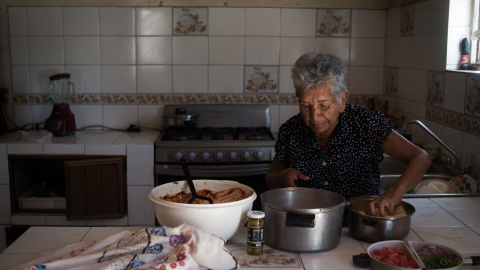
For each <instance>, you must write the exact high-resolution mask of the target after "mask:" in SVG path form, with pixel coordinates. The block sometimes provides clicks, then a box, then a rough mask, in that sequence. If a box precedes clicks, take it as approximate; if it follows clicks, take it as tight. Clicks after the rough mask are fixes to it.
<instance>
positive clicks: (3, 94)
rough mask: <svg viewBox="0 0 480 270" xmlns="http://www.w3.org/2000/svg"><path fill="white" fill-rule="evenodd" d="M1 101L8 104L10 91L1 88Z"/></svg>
mask: <svg viewBox="0 0 480 270" xmlns="http://www.w3.org/2000/svg"><path fill="white" fill-rule="evenodd" d="M0 101H1V102H3V103H8V89H7V88H0Z"/></svg>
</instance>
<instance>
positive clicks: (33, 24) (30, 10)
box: [27, 7, 63, 36]
mask: <svg viewBox="0 0 480 270" xmlns="http://www.w3.org/2000/svg"><path fill="white" fill-rule="evenodd" d="M27 32H28V34H29V35H35V36H46V35H62V34H63V20H62V8H61V7H27Z"/></svg>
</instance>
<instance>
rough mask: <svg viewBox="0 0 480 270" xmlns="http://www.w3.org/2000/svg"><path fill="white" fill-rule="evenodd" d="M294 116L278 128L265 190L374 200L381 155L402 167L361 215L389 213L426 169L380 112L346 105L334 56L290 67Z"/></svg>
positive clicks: (421, 156)
mask: <svg viewBox="0 0 480 270" xmlns="http://www.w3.org/2000/svg"><path fill="white" fill-rule="evenodd" d="M292 79H293V84H294V87H295V94H296V96H297V98H298V102H299V107H300V113H299V114H297V115H294V116H293V117H291V118H290V119H289V120H288V121H287V122H285V123H284V124H283V125H282V126H281V127H280V129H279V133H278V139H277V142H276V145H275V151H276V155H275V158H274V160H273V163H272V165H271V167H270V170H269V171H268V172H267V174H266V182H267V186H268V187H269V188H270V189H273V188H282V187H296V186H307V187H312V188H321V189H325V190H330V191H334V192H336V193H339V194H341V195H343V196H344V197H345V198H346V199H347V200H348V199H350V198H353V197H358V196H379V195H380V162H381V161H382V160H383V153H387V154H388V155H390V156H392V157H393V158H395V159H398V160H401V161H402V162H404V163H406V164H408V166H407V169H406V170H405V171H404V173H403V174H402V176H401V177H400V178H399V179H398V180H397V181H396V182H395V184H394V185H393V186H392V187H391V188H390V189H389V190H387V191H386V192H385V193H384V194H382V195H381V196H379V197H378V198H377V199H375V200H373V201H372V202H371V203H370V205H369V209H367V212H368V213H369V214H372V215H373V214H375V208H377V207H378V208H379V213H380V215H381V216H385V215H386V213H387V212H388V213H389V214H393V208H394V206H395V205H397V204H398V203H400V202H401V200H402V197H403V195H404V194H405V193H406V192H407V191H408V190H410V189H411V188H412V187H414V186H415V185H416V184H417V183H418V182H419V181H420V180H421V178H422V175H423V174H424V173H425V172H426V170H427V169H428V167H429V166H430V163H431V161H430V159H429V157H428V155H427V154H426V153H425V151H423V150H422V149H420V148H418V147H416V146H415V145H414V144H412V143H410V142H409V141H408V140H406V139H404V138H403V137H402V136H401V135H399V134H398V133H397V132H395V131H393V130H392V128H391V127H390V125H389V124H388V122H387V121H386V119H385V117H384V116H383V114H382V113H380V112H373V111H370V110H368V109H366V108H365V107H362V106H357V105H352V104H350V103H348V102H347V97H348V90H347V89H346V85H345V68H344V66H343V64H342V62H341V60H340V59H339V58H338V57H335V56H333V55H327V54H317V53H307V54H305V55H303V56H301V57H300V58H299V59H298V60H297V62H296V63H295V66H294V67H293V68H292Z"/></svg>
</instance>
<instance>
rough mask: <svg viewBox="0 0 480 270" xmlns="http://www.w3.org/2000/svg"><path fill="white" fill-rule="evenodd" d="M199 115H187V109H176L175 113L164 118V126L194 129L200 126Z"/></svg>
mask: <svg viewBox="0 0 480 270" xmlns="http://www.w3.org/2000/svg"><path fill="white" fill-rule="evenodd" d="M198 117H199V115H198V113H187V110H186V109H185V108H177V109H175V113H173V114H166V115H164V116H163V126H164V127H171V126H178V127H181V126H184V127H194V126H196V125H197V124H198Z"/></svg>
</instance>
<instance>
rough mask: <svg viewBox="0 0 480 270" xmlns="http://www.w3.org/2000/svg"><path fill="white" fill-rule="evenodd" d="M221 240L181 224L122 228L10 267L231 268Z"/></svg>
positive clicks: (79, 269) (40, 269)
mask: <svg viewBox="0 0 480 270" xmlns="http://www.w3.org/2000/svg"><path fill="white" fill-rule="evenodd" d="M224 244H225V240H223V239H221V238H219V237H217V236H215V235H212V234H209V233H206V232H203V231H200V230H198V229H196V228H195V227H193V226H190V225H186V224H183V225H181V226H178V227H175V228H168V227H162V226H159V227H154V228H145V229H142V230H137V231H133V232H132V231H124V232H119V233H116V234H114V235H111V236H109V237H107V238H104V239H102V240H99V241H94V242H90V243H83V242H79V243H74V244H70V245H67V246H64V247H62V248H59V249H57V250H54V251H51V252H47V253H43V254H40V255H39V256H38V257H36V258H34V259H32V260H30V261H29V262H27V263H24V264H22V265H20V266H18V267H17V268H14V269H22V270H24V269H28V270H43V269H45V270H51V269H52V270H53V269H55V270H56V269H59V270H60V269H62V270H64V269H69V270H86V269H88V270H92V269H93V270H100V269H102V270H107V269H108V270H117V269H138V270H140V269H162V270H163V269H165V270H167V269H175V270H184V269H234V268H237V262H236V260H235V258H234V257H233V256H232V255H231V254H230V253H229V252H228V251H227V250H226V249H225V248H224Z"/></svg>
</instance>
